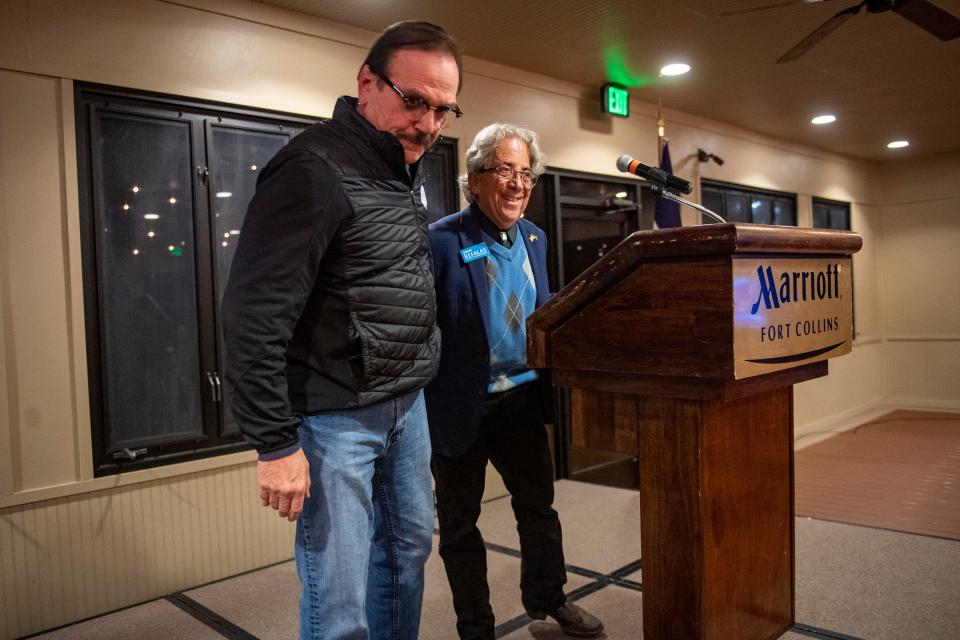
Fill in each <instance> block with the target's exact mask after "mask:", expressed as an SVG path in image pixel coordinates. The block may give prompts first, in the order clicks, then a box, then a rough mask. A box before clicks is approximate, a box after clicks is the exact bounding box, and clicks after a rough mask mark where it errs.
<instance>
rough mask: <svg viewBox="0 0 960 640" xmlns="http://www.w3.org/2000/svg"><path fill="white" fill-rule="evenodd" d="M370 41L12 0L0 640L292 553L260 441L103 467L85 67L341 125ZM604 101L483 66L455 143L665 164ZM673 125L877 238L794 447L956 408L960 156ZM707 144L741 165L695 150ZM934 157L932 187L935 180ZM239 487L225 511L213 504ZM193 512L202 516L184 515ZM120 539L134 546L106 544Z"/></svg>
mask: <svg viewBox="0 0 960 640" xmlns="http://www.w3.org/2000/svg"><path fill="white" fill-rule="evenodd" d="M183 5H192V6H183ZM372 39H373V35H372V34H370V33H367V32H363V31H360V30H356V29H352V28H347V27H343V26H339V25H335V24H331V23H327V22H324V21H320V20H315V19H311V18H307V17H304V16H299V15H297V14H292V13H287V12H284V11H280V10H275V9H272V8H268V7H263V6H260V5H256V4H254V3H250V2H246V1H244V0H190V1H187V2H180V3H171V2H163V1H160V0H129V1H128V0H122V1H121V0H116V1H107V0H101V1H93V0H90V1H88V2H82V3H81V2H72V1H68V0H46V1H44V0H36V1H27V0H10V1H7V2H4V3H2V4H0V267H2V271H0V352H2V358H0V401H2V408H3V411H2V412H0V545H2V553H0V572H2V576H3V578H2V583H0V589H2V594H3V595H2V597H0V598H2V599H0V605H2V609H0V637H11V636H16V635H22V634H25V633H29V632H32V631H35V630H38V629H42V628H47V627H50V626H54V625H57V624H63V623H65V622H68V621H70V620H74V619H77V618H82V617H86V616H90V615H94V614H96V613H99V612H102V611H106V610H110V609H115V608H117V607H120V606H124V605H127V604H132V603H134V602H137V601H142V600H144V599H148V598H151V597H157V596H160V595H163V594H166V593H169V592H171V591H172V590H175V589H179V588H183V587H185V586H189V584H191V583H194V584H195V583H196V582H198V581H207V580H213V579H216V578H218V577H222V576H225V575H230V574H232V573H236V572H238V571H242V570H245V569H249V568H253V567H256V566H262V565H263V564H266V563H269V562H272V561H275V560H276V559H281V558H283V557H289V555H290V529H289V527H288V526H286V525H283V524H282V523H280V522H279V521H278V519H276V518H275V517H270V516H269V514H267V513H266V511H264V510H262V509H259V508H258V507H257V508H253V507H254V506H255V504H256V499H255V498H256V497H255V495H254V491H253V488H252V484H253V477H252V463H251V461H252V456H251V455H249V454H237V455H233V456H225V457H223V458H217V459H213V460H208V461H199V462H193V463H184V464H180V465H171V466H168V467H162V468H158V469H154V470H151V471H141V472H135V473H130V474H123V475H120V476H115V477H111V478H99V479H94V478H93V477H92V458H91V449H90V421H89V408H88V401H87V380H86V351H85V344H84V326H83V323H84V320H85V319H84V317H83V312H82V300H83V290H82V279H81V277H80V254H79V222H78V220H79V212H78V206H79V205H78V197H77V177H76V150H75V127H74V123H73V103H72V90H73V86H72V84H73V83H72V81H73V80H83V81H92V82H101V83H106V84H114V85H120V86H126V87H134V88H141V89H147V90H151V91H158V92H165V93H172V94H177V95H184V96H190V97H196V98H202V99H211V100H217V101H223V102H228V103H235V104H240V105H247V106H253V107H264V108H272V109H279V110H283V111H290V112H294V113H303V114H309V115H316V116H325V115H330V112H331V110H332V105H333V101H334V99H335V97H336V96H337V95H340V94H342V93H353V92H354V91H355V75H356V70H357V68H358V66H359V64H360V62H361V61H362V59H363V55H364V52H365V49H366V47H367V46H368V45H369V43H370V42H372ZM596 93H597V92H596V90H595V88H591V87H582V86H579V85H574V84H570V83H566V82H560V81H556V80H552V79H549V78H544V77H542V76H538V75H536V74H531V73H527V72H522V71H518V70H515V69H509V68H505V67H502V66H499V65H495V64H492V63H487V62H483V61H479V60H474V59H468V60H467V64H466V74H465V80H464V90H463V92H462V94H461V98H460V102H461V104H462V105H463V107H464V110H465V111H466V113H467V115H466V116H465V117H464V118H463V119H462V120H461V121H458V122H457V123H456V124H455V125H454V126H453V127H452V128H451V129H450V130H449V131H448V134H449V135H450V136H452V137H457V138H459V139H460V141H461V151H462V150H463V149H464V147H465V144H466V143H467V142H468V141H469V139H470V138H471V137H472V135H473V134H474V133H475V132H476V131H477V130H478V129H480V128H481V127H482V126H484V125H486V124H488V123H489V122H491V121H494V120H505V121H513V122H517V123H519V124H522V125H526V126H530V127H532V128H534V129H536V130H537V131H538V132H540V134H541V136H542V138H543V146H544V149H545V151H546V152H547V154H548V162H549V163H550V164H551V165H554V166H561V167H564V168H568V169H578V170H583V171H592V172H602V173H610V174H614V173H616V172H615V170H614V166H613V165H614V161H615V159H616V158H617V157H618V156H619V155H620V154H622V153H630V154H631V155H633V156H635V157H637V158H638V159H640V160H641V161H643V162H646V163H649V164H655V163H656V155H655V154H656V131H655V108H654V106H653V105H649V104H642V103H637V102H634V104H632V105H631V111H632V115H631V117H630V118H629V119H627V120H619V119H614V120H607V119H604V118H602V117H600V116H599V115H598V114H597V112H596V106H595V105H594V102H595V98H596ZM665 117H666V120H667V135H668V137H669V139H670V143H671V151H672V156H673V159H674V167H675V170H676V172H677V173H679V174H681V175H683V176H685V177H689V178H693V179H696V178H700V177H709V178H716V179H720V180H726V181H730V182H736V183H742V184H746V185H752V186H757V187H764V188H769V189H776V190H782V191H789V192H796V193H797V194H798V199H799V212H800V223H801V224H802V225H809V224H810V219H811V213H810V212H811V205H810V199H811V197H812V196H822V197H828V198H833V199H838V200H845V201H850V202H852V203H853V226H854V229H855V230H857V231H859V232H860V233H862V234H863V237H864V248H863V250H862V251H861V252H860V253H859V254H858V255H857V256H856V258H855V273H854V275H855V287H856V307H855V308H856V317H857V331H858V336H857V343H856V344H855V347H854V350H853V352H852V353H851V354H850V355H848V356H845V357H844V358H841V359H839V360H836V361H833V362H832V363H831V365H830V368H831V376H830V377H829V378H826V379H821V380H816V381H812V382H809V383H804V384H802V385H798V387H797V390H796V400H797V402H796V416H795V420H796V425H797V435H798V440H800V443H801V444H803V442H804V441H805V440H807V439H808V436H815V435H816V434H817V433H819V432H821V431H831V430H834V429H838V428H843V427H844V426H845V425H848V424H850V423H851V421H852V420H854V419H855V418H857V417H858V416H863V415H867V414H870V413H871V412H878V411H882V410H885V409H886V408H889V406H890V405H891V403H896V404H900V405H903V406H913V405H916V406H927V407H941V408H960V391H958V389H957V386H958V385H957V383H956V380H958V379H960V372H958V370H957V366H958V365H957V363H958V362H960V357H958V356H960V353H958V346H957V345H958V333H960V331H958V329H957V322H956V320H955V317H956V311H957V303H956V300H957V298H958V296H957V293H960V292H958V291H957V288H958V286H960V284H958V282H957V280H956V279H955V278H954V279H952V280H950V279H948V278H944V279H943V281H940V280H938V277H939V276H940V275H941V274H942V275H944V276H946V274H950V273H956V271H957V269H956V267H957V266H958V264H957V261H958V257H957V254H958V252H957V251H956V247H957V246H960V245H958V242H957V240H958V237H957V236H958V229H960V224H958V220H957V210H958V207H957V200H958V188H957V185H958V184H960V181H958V179H957V178H958V167H960V158H957V157H950V158H939V159H933V160H931V161H930V162H929V163H926V164H925V165H924V166H923V167H920V168H914V163H901V164H902V165H903V166H901V164H891V165H884V166H878V165H875V164H872V163H866V162H861V161H857V160H852V159H849V158H844V157H840V156H837V155H833V154H828V153H825V152H820V151H816V150H813V149H809V148H806V147H802V146H799V145H796V144H793V143H789V142H785V141H780V140H776V139H772V138H768V137H764V136H760V135H757V134H754V133H751V132H748V131H745V130H742V129H737V128H735V127H731V126H729V125H725V124H722V123H718V122H713V121H710V120H707V119H703V118H699V117H696V116H691V115H688V114H683V113H677V112H674V111H671V110H669V109H666V110H665ZM697 147H703V148H705V149H707V150H709V151H710V152H713V153H716V154H718V155H720V156H722V157H723V158H724V159H725V160H726V164H725V165H724V166H722V167H720V166H717V165H715V164H712V163H710V164H700V163H698V162H697V161H696V160H695V156H694V154H695V152H696V149H697ZM924 167H925V168H924ZM928 172H933V173H934V174H935V175H936V176H938V177H937V181H936V185H935V186H934V185H930V184H929V183H928V182H925V181H921V179H920V178H921V177H924V180H926V177H925V176H926V175H927V173H928ZM914 174H915V175H914ZM697 196H698V194H697V193H696V192H695V193H694V197H697ZM684 215H685V220H686V222H687V223H692V222H693V220H694V217H693V215H692V214H686V213H685V214H684ZM951 266H952V267H953V269H950V267H951ZM159 494H163V495H165V496H167V497H166V498H165V499H164V501H163V504H164V505H165V506H164V507H163V510H162V511H157V510H156V509H155V508H154V507H153V504H154V500H156V499H158V495H159ZM226 498H229V504H230V506H229V507H224V508H220V507H217V506H216V505H217V503H218V501H219V500H221V499H226ZM140 518H142V519H143V520H142V524H140V523H141V520H139V519H140ZM181 522H185V523H189V525H190V526H195V527H197V529H196V531H194V530H193V529H191V530H190V531H194V532H193V533H191V534H189V535H183V534H181V533H179V532H178V531H174V530H170V529H167V527H173V528H174V529H176V526H175V525H174V523H181ZM52 523H56V524H55V526H54V525H53V524H52ZM248 528H252V530H253V533H245V531H247V529H248ZM75 531H82V532H83V534H82V535H67V532H70V533H71V534H72V533H73V532H75ZM171 535H182V545H183V546H182V548H183V550H184V551H183V552H182V553H179V552H175V550H174V549H173V548H172V547H165V546H163V545H165V544H167V542H166V540H167V538H168V537H169V536H171ZM118 541H120V542H122V549H121V551H122V553H112V551H114V550H115V549H114V547H115V545H116V544H117V543H118ZM178 548H180V547H178ZM143 554H146V556H144V555H143ZM210 555H212V556H213V557H216V558H220V559H219V560H217V561H216V562H212V563H211V562H209V561H207V560H205V559H204V558H206V557H207V556H210ZM144 557H147V558H149V562H143V561H142V560H143V558H144ZM105 563H106V564H107V565H108V566H110V571H109V572H106V573H104V572H103V569H102V568H101V567H102V565H104V564H105ZM198 563H199V565H200V567H201V568H198ZM204 563H206V564H204ZM53 567H57V568H63V571H61V572H57V571H51V570H49V569H51V568H53ZM117 580H128V581H131V583H135V584H136V585H137V588H135V589H133V588H130V589H128V588H123V587H122V586H121V585H122V584H123V583H117ZM98 584H103V585H104V588H103V589H102V590H101V591H102V593H101V592H99V591H98ZM29 593H34V594H35V595H37V597H36V598H34V597H26V596H25V595H23V594H29Z"/></svg>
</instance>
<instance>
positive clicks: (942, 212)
mask: <svg viewBox="0 0 960 640" xmlns="http://www.w3.org/2000/svg"><path fill="white" fill-rule="evenodd" d="M880 173H881V184H882V191H881V198H882V201H883V206H882V208H881V216H880V224H881V228H882V234H881V235H882V239H883V241H882V248H881V251H882V255H883V260H882V262H881V263H880V268H879V270H878V280H879V282H880V296H879V298H880V308H881V313H880V316H881V317H882V318H883V335H884V338H885V340H886V341H887V362H888V365H889V385H890V391H889V402H891V403H893V404H896V405H900V406H914V407H919V408H926V407H935V408H936V407H945V406H946V407H949V408H953V409H955V410H960V319H958V318H960V314H958V310H960V304H958V302H957V301H958V300H960V278H958V277H957V273H960V156H957V155H953V156H940V157H932V158H926V159H923V160H921V161H915V162H900V163H892V164H889V165H884V166H883V167H882V169H881V172H880Z"/></svg>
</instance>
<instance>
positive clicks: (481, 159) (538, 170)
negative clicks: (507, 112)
mask: <svg viewBox="0 0 960 640" xmlns="http://www.w3.org/2000/svg"><path fill="white" fill-rule="evenodd" d="M508 138H518V139H519V140H523V141H524V142H525V143H526V145H527V149H528V150H529V152H530V171H532V172H533V174H534V175H536V176H540V175H543V172H544V166H543V152H542V151H540V141H539V140H538V139H537V134H536V133H534V132H533V131H531V130H530V129H524V128H523V127H518V126H517V125H515V124H505V123H503V122H494V123H493V124H491V125H488V126H486V127H484V128H483V129H480V131H478V132H477V135H476V137H475V138H474V139H473V142H472V143H471V144H470V148H469V149H467V153H466V156H465V158H464V159H465V161H466V164H467V172H466V173H464V174H462V175H461V176H460V177H459V178H457V182H458V183H459V184H460V191H461V192H462V193H463V197H465V198H466V199H467V202H473V194H472V193H470V184H469V181H468V176H469V175H470V174H471V173H476V172H478V171H479V170H480V169H486V168H487V166H488V165H489V164H490V163H491V162H492V161H493V157H494V156H495V155H496V153H497V144H498V143H499V142H500V141H501V140H506V139H508Z"/></svg>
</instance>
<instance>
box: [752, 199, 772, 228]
mask: <svg viewBox="0 0 960 640" xmlns="http://www.w3.org/2000/svg"><path fill="white" fill-rule="evenodd" d="M750 208H751V209H752V211H753V221H754V222H756V223H757V224H770V223H772V222H773V203H772V202H771V201H770V199H769V198H762V197H757V196H754V197H753V200H752V201H751V202H750Z"/></svg>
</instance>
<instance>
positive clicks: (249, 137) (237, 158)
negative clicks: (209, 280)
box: [210, 125, 290, 300]
mask: <svg viewBox="0 0 960 640" xmlns="http://www.w3.org/2000/svg"><path fill="white" fill-rule="evenodd" d="M212 129H213V142H212V146H211V149H210V191H211V193H212V195H213V198H212V201H211V209H212V211H213V220H214V236H213V237H214V242H215V247H216V252H215V255H216V260H217V300H219V299H220V296H222V295H223V290H224V288H225V287H226V285H227V276H228V275H229V273H230V264H231V263H232V262H233V253H234V251H236V246H237V240H238V239H239V236H240V227H242V226H243V218H244V216H246V215H247V205H249V204H250V199H251V198H252V197H253V192H254V190H255V189H256V187H257V176H258V175H260V171H261V170H262V169H263V167H264V165H266V164H267V162H268V161H269V160H270V158H272V157H273V156H274V155H275V154H276V153H277V151H279V150H280V149H281V147H283V145H285V144H287V142H289V140H290V134H289V133H268V132H263V131H249V130H244V129H239V128H234V127H223V126H217V125H214V126H213V127H212Z"/></svg>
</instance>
